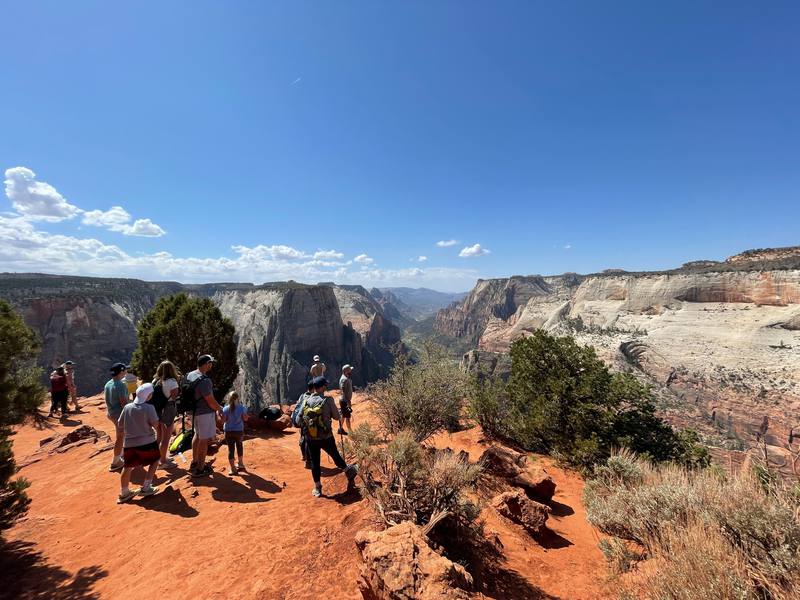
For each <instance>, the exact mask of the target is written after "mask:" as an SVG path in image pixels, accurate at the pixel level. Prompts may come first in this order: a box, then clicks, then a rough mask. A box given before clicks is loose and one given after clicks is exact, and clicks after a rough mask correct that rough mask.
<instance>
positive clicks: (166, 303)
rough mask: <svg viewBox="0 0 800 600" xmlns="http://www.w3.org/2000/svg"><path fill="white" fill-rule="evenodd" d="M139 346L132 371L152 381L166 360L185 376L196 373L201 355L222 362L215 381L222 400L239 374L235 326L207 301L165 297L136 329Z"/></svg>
mask: <svg viewBox="0 0 800 600" xmlns="http://www.w3.org/2000/svg"><path fill="white" fill-rule="evenodd" d="M136 333H137V338H138V346H137V348H136V351H135V352H134V354H133V360H132V363H131V368H132V369H133V371H134V372H135V373H136V374H137V375H138V376H139V377H140V378H141V379H142V380H143V381H149V380H150V379H152V377H153V375H154V374H155V371H156V367H158V365H159V363H160V362H161V361H163V360H170V361H172V362H173V363H174V364H175V366H176V367H178V369H180V371H181V372H182V373H183V374H186V373H188V372H190V371H193V370H194V369H195V368H196V365H197V358H198V356H200V355H201V354H211V355H213V356H214V358H216V359H217V360H218V361H219V362H218V363H217V364H216V365H214V369H213V370H212V372H211V378H212V380H213V381H214V391H215V393H216V395H217V397H221V396H222V395H224V394H225V393H227V392H228V390H229V389H230V388H231V387H232V386H233V381H234V380H235V379H236V376H237V375H238V373H239V367H238V365H237V363H236V340H235V330H234V327H233V324H232V323H231V322H230V321H229V320H228V319H226V318H224V317H223V316H222V313H220V311H219V309H218V308H217V307H216V306H215V305H214V303H213V302H211V300H209V299H207V298H191V297H189V296H187V295H186V294H175V295H173V296H168V297H166V298H162V299H161V300H159V301H158V303H157V304H156V305H155V307H154V308H153V310H151V311H150V312H149V313H147V314H146V315H145V317H144V318H143V319H142V320H141V321H140V322H139V325H138V326H137V328H136Z"/></svg>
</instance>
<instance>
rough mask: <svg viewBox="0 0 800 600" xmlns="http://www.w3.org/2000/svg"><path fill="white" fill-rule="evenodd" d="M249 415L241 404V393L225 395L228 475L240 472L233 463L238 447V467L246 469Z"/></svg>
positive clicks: (224, 417)
mask: <svg viewBox="0 0 800 600" xmlns="http://www.w3.org/2000/svg"><path fill="white" fill-rule="evenodd" d="M246 416H247V409H246V408H245V407H244V406H242V405H241V404H239V394H237V393H236V392H233V391H232V392H228V395H227V396H226V397H225V408H223V409H222V422H223V423H224V425H223V430H224V431H225V443H226V444H228V463H229V464H230V466H231V468H230V469H228V475H236V474H238V471H237V466H235V465H234V464H233V450H234V448H235V449H236V454H238V456H239V465H238V468H239V469H241V470H242V471H246V470H247V469H245V467H244V458H243V457H244V446H243V445H242V441H243V440H244V420H245V418H246Z"/></svg>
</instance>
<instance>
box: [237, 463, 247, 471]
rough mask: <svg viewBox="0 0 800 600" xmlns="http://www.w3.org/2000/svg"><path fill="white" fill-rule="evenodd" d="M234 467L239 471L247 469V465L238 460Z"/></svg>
mask: <svg viewBox="0 0 800 600" xmlns="http://www.w3.org/2000/svg"><path fill="white" fill-rule="evenodd" d="M236 468H237V469H239V470H240V471H247V467H245V466H244V463H243V462H240V463H239V464H238V465H236Z"/></svg>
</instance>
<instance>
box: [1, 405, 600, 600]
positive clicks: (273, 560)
mask: <svg viewBox="0 0 800 600" xmlns="http://www.w3.org/2000/svg"><path fill="white" fill-rule="evenodd" d="M354 409H355V415H354V419H353V421H354V423H358V422H359V420H360V419H363V418H365V417H366V415H367V414H368V412H369V402H368V401H366V400H365V399H364V397H363V396H359V395H356V397H355V402H354ZM82 410H83V412H82V413H80V414H77V415H70V418H69V419H67V420H65V422H64V423H61V424H59V423H57V422H56V421H54V420H51V421H50V423H49V425H48V427H47V428H44V429H42V428H37V427H35V426H33V425H25V426H23V427H21V428H19V429H18V430H17V432H16V434H15V435H14V436H13V438H12V439H13V440H14V454H15V456H16V458H17V462H19V463H23V462H25V461H26V458H28V457H29V456H31V455H32V454H33V453H34V452H35V451H36V450H37V449H38V447H39V441H40V440H41V439H43V438H45V437H48V436H50V435H52V434H53V433H54V432H55V433H64V432H67V431H69V430H71V429H74V428H75V427H77V426H79V425H80V424H81V423H83V424H88V425H92V426H93V427H96V428H97V429H101V430H103V431H109V430H110V428H109V423H108V421H107V419H106V417H105V406H104V403H103V402H102V398H101V397H100V396H97V397H93V398H89V399H84V401H83V406H82ZM246 437H247V439H246V441H245V444H244V446H245V464H246V465H247V469H248V472H247V473H246V474H242V475H240V476H237V477H228V476H227V475H226V472H227V457H226V454H224V451H220V453H219V454H217V455H215V456H213V457H211V460H213V462H214V474H213V475H212V476H211V477H209V478H206V479H205V480H203V481H192V480H190V479H189V477H188V476H187V474H186V470H185V469H184V468H179V469H176V470H174V471H173V472H167V471H159V472H158V477H157V480H156V484H157V485H159V487H160V492H159V493H158V494H157V495H155V496H152V497H149V498H137V499H135V500H134V501H133V502H131V503H129V504H124V505H117V504H116V496H117V493H118V491H119V475H118V474H111V473H109V472H108V470H107V467H108V463H109V462H110V458H111V457H110V452H108V451H106V452H102V453H99V454H97V455H95V456H93V457H90V455H91V454H92V452H94V451H95V450H96V449H97V448H98V447H100V446H102V445H103V444H102V443H98V444H96V445H93V444H86V445H83V446H80V447H77V448H73V449H71V450H69V451H67V452H64V453H60V454H58V453H57V454H52V455H46V456H45V458H43V459H42V460H40V461H38V462H33V463H31V464H29V465H28V466H25V467H24V468H23V469H22V471H21V473H20V475H21V476H23V477H26V478H27V479H28V480H29V481H30V482H31V487H30V488H29V495H30V497H31V499H32V503H31V507H30V510H29V512H28V514H27V515H26V516H25V517H24V518H23V519H21V520H20V521H19V522H18V523H17V524H16V525H15V526H14V527H13V528H11V529H10V530H8V531H6V532H5V534H4V538H5V540H6V542H5V547H4V548H3V546H0V598H15V599H34V598H35V599H40V598H41V599H44V598H48V599H49V598H56V599H64V600H66V599H69V600H78V599H87V598H113V599H115V600H116V599H126V598H136V599H143V598H154V597H160V596H164V597H169V598H173V599H177V600H180V599H183V598H204V599H205V598H265V599H287V600H288V599H304V598H315V597H322V598H328V599H331V600H335V599H354V598H360V597H361V595H360V593H359V591H358V586H357V583H356V580H357V574H358V567H359V563H360V559H359V555H358V551H357V549H356V547H355V544H354V542H353V539H354V536H355V534H356V532H357V531H359V530H360V529H364V528H369V527H372V528H376V526H375V522H374V520H373V516H372V512H371V510H370V508H369V506H368V505H367V503H366V502H365V501H362V500H361V499H360V497H359V496H358V494H357V493H352V492H347V490H346V487H347V486H346V480H345V477H344V475H343V474H341V473H339V472H338V471H337V470H335V469H334V468H332V467H333V464H332V462H331V461H330V460H329V459H327V457H326V458H324V459H323V485H324V493H325V497H324V498H323V499H319V500H315V499H313V498H312V497H311V487H312V482H311V475H310V472H309V471H307V470H305V469H304V468H303V464H302V462H301V459H300V452H299V449H298V446H297V432H296V431H295V430H293V429H290V430H287V431H286V432H281V433H272V434H263V435H262V434H259V435H258V436H249V435H248V436H246ZM434 443H435V444H436V445H437V446H449V447H451V448H453V449H454V450H456V451H459V450H462V449H463V450H466V451H468V452H469V453H470V457H471V459H472V460H476V459H477V458H478V457H479V456H480V454H481V453H482V451H483V449H484V448H485V444H484V443H483V442H482V440H481V432H480V429H479V428H475V429H471V430H467V431H463V432H459V433H456V434H453V435H440V436H438V437H437V438H436V439H435V442H434ZM323 456H324V455H323ZM535 460H537V461H540V464H542V466H544V467H545V468H546V469H547V471H548V472H549V473H550V474H551V475H552V477H553V478H554V479H555V481H556V483H557V485H558V489H557V491H556V495H555V497H554V499H553V500H554V503H553V509H554V512H553V515H552V516H551V519H550V521H549V522H548V525H549V527H550V529H552V532H553V533H552V535H551V536H550V537H549V538H548V539H547V540H546V542H545V546H547V547H543V546H541V545H539V544H538V543H536V542H535V541H533V540H532V539H531V538H530V537H528V536H527V535H526V534H525V533H524V531H523V530H522V529H521V528H519V527H517V526H516V525H512V524H510V523H509V522H508V521H505V520H504V519H502V518H501V517H499V516H498V515H497V514H496V513H494V512H493V510H492V509H489V508H487V509H485V510H484V513H483V517H484V519H485V521H486V531H487V532H489V533H491V532H496V533H497V534H498V536H499V538H500V540H501V542H502V544H503V547H504V555H505V557H506V560H505V562H504V563H503V565H502V569H503V572H504V573H505V578H504V579H507V581H505V582H503V583H502V584H501V583H498V585H497V586H496V587H497V590H498V591H497V592H495V593H494V594H493V595H492V596H484V595H482V594H476V595H475V597H476V598H481V597H483V598H490V597H495V598H570V599H573V598H574V599H590V598H591V599H594V598H604V597H608V596H610V584H609V582H608V574H607V570H606V567H605V562H604V559H603V556H602V554H601V553H600V551H599V550H598V548H597V541H598V536H597V534H596V532H595V531H594V530H593V529H592V528H591V526H590V525H589V524H588V523H587V521H586V515H585V511H584V508H583V505H582V504H581V493H582V491H583V482H582V480H581V479H580V477H579V476H577V475H575V474H573V473H570V472H567V471H564V470H562V469H559V468H557V467H555V466H554V465H553V464H552V463H551V462H550V461H549V460H548V459H546V458H543V457H536V458H535ZM326 467H327V469H326ZM142 475H143V472H142V471H137V472H135V473H134V478H133V479H134V482H135V483H137V484H140V483H141V481H142ZM509 582H510V583H509Z"/></svg>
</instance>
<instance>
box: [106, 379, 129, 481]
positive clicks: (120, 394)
mask: <svg viewBox="0 0 800 600" xmlns="http://www.w3.org/2000/svg"><path fill="white" fill-rule="evenodd" d="M127 372H128V367H127V366H126V365H123V364H122V363H116V364H114V365H112V366H111V379H109V380H108V382H107V383H106V385H105V387H104V388H103V394H104V395H105V398H106V415H107V416H108V420H109V421H111V422H112V423H113V424H114V430H115V437H114V456H113V457H112V458H111V466H110V467H108V470H109V471H119V470H120V469H122V465H123V459H122V444H123V442H124V441H125V432H124V431H123V430H122V428H121V426H120V424H119V416H120V414H122V409H123V407H124V406H125V405H126V404H127V403H128V388H127V387H126V386H125V382H124V381H123V379H125V375H126V374H127Z"/></svg>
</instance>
